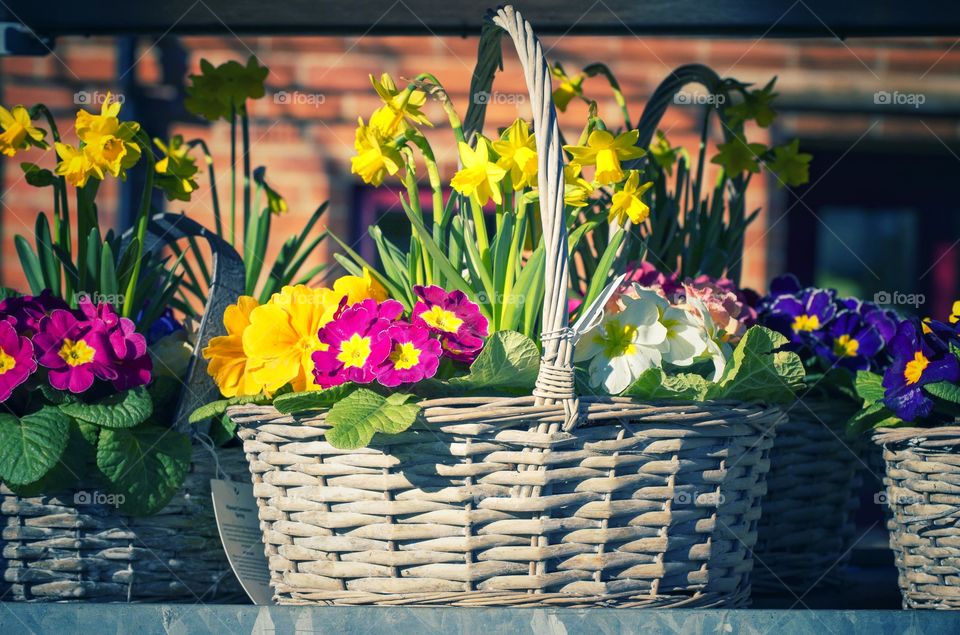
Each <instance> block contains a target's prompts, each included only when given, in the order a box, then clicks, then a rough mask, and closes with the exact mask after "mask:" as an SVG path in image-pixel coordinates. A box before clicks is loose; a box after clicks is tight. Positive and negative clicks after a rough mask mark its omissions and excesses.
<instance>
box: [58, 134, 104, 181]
mask: <svg viewBox="0 0 960 635" xmlns="http://www.w3.org/2000/svg"><path fill="white" fill-rule="evenodd" d="M55 147H56V149H57V156H59V157H60V162H59V163H57V167H56V168H54V172H55V173H56V174H57V175H59V176H62V177H64V178H65V179H66V180H67V183H69V184H70V185H72V186H74V187H83V186H84V185H86V184H87V180H88V179H89V178H90V177H91V176H96V177H97V178H100V179H102V178H103V173H102V172H101V173H100V174H99V176H97V168H96V166H94V165H93V162H92V161H91V160H90V157H89V156H87V153H86V152H85V151H84V150H83V149H78V148H74V147H73V146H72V145H70V144H67V143H60V142H59V141H58V142H57V143H56V144H55Z"/></svg>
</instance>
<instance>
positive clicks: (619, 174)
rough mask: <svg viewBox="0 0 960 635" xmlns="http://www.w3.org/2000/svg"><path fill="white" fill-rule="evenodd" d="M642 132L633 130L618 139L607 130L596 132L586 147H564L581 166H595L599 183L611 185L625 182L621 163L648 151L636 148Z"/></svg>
mask: <svg viewBox="0 0 960 635" xmlns="http://www.w3.org/2000/svg"><path fill="white" fill-rule="evenodd" d="M639 136H640V132H639V131H637V130H631V131H629V132H624V133H621V134H619V135H617V136H616V137H614V136H613V134H611V133H610V132H607V131H606V130H594V131H593V132H591V133H590V136H589V137H588V138H587V145H585V146H564V147H563V149H564V150H566V151H567V152H569V153H570V154H571V155H572V156H573V159H574V160H575V161H576V162H577V163H579V164H581V165H595V166H597V171H596V174H595V176H594V178H595V180H596V181H597V183H599V184H601V185H609V184H611V183H619V182H620V181H622V180H623V178H624V174H623V169H622V168H621V167H620V162H621V161H627V160H630V159H639V158H640V157H642V156H643V155H644V154H646V151H645V150H644V149H643V148H638V147H637V146H636V143H637V139H638V138H639Z"/></svg>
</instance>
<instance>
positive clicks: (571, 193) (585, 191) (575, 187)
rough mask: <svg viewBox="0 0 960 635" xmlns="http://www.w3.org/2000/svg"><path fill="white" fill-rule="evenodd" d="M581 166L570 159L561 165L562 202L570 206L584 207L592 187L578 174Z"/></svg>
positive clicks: (587, 203) (587, 202) (591, 192)
mask: <svg viewBox="0 0 960 635" xmlns="http://www.w3.org/2000/svg"><path fill="white" fill-rule="evenodd" d="M581 169H582V166H581V165H580V164H579V163H577V162H576V161H571V162H570V163H568V164H567V165H565V166H563V202H564V203H565V204H566V205H569V206H570V207H586V206H587V205H589V203H590V201H589V200H588V199H589V198H590V195H591V194H593V191H594V187H593V185H591V184H590V182H589V181H587V180H586V179H584V178H583V177H581V176H580V170H581Z"/></svg>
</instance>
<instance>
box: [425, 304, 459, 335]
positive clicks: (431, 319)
mask: <svg viewBox="0 0 960 635" xmlns="http://www.w3.org/2000/svg"><path fill="white" fill-rule="evenodd" d="M420 319H422V320H423V321H424V322H426V323H427V326H430V327H433V328H435V329H437V330H440V331H443V332H444V333H456V332H457V331H458V330H460V325H461V324H463V320H461V319H460V318H458V317H457V316H456V314H455V313H454V312H453V311H447V310H446V309H444V308H442V307H439V306H432V307H430V308H429V309H428V310H427V311H424V312H423V313H421V314H420Z"/></svg>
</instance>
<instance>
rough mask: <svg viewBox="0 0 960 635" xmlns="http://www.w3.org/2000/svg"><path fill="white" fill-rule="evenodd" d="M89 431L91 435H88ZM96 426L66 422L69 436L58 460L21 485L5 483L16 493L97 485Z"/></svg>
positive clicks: (34, 494) (57, 490) (31, 493)
mask: <svg viewBox="0 0 960 635" xmlns="http://www.w3.org/2000/svg"><path fill="white" fill-rule="evenodd" d="M91 431H92V432H93V436H92V438H91V437H90V436H88V435H89V434H90V432H91ZM97 431H98V428H97V427H96V426H92V425H90V424H87V423H82V422H79V421H70V429H69V439H68V441H67V446H66V449H65V450H64V451H63V454H62V455H61V456H60V460H59V461H57V463H56V464H55V465H54V466H53V467H52V468H51V469H50V471H48V472H47V473H46V474H44V475H43V476H41V477H40V478H39V479H38V480H36V481H33V482H31V483H27V484H25V485H14V484H13V483H7V486H9V487H10V489H11V490H13V491H14V492H16V493H17V494H18V495H19V496H40V495H41V494H53V493H56V492H62V491H65V490H70V489H76V488H77V487H78V486H80V485H81V484H82V485H84V486H90V485H97V484H98V482H97V476H98V475H99V470H97V466H96V443H97V437H96V433H97Z"/></svg>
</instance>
